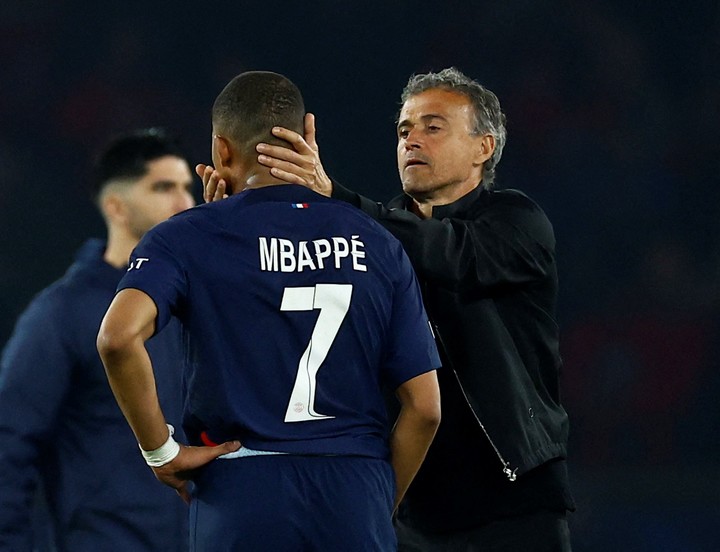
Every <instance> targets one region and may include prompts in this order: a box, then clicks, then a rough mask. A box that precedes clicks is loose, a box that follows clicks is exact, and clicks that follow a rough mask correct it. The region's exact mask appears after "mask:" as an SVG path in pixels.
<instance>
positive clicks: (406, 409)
mask: <svg viewBox="0 0 720 552" xmlns="http://www.w3.org/2000/svg"><path fill="white" fill-rule="evenodd" d="M396 395H397V397H398V400H399V401H400V414H399V415H398V418H397V421H396V422H395V427H394V428H393V431H392V434H391V435H390V453H391V461H392V465H393V469H394V470H395V481H396V487H397V491H396V494H395V504H394V508H393V511H394V510H395V509H396V508H397V506H398V504H400V501H401V500H402V498H403V497H404V496H405V492H406V491H407V489H408V487H409V486H410V483H411V482H412V480H413V478H414V477H415V474H416V473H417V471H418V469H420V465H421V464H422V462H423V460H424V459H425V455H426V454H427V451H428V448H429V447H430V443H432V440H433V438H434V437H435V432H436V431H437V428H438V426H439V425H440V389H439V387H438V381H437V374H436V372H435V370H431V371H429V372H425V373H424V374H421V375H419V376H415V377H414V378H412V379H410V380H408V381H406V382H405V383H403V384H402V385H400V387H398V389H397V391H396Z"/></svg>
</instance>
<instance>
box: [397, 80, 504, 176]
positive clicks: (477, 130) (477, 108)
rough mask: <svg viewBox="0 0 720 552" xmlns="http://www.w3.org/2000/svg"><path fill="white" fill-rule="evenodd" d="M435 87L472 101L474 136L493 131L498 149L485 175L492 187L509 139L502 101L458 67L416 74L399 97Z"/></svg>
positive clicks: (484, 166) (413, 94)
mask: <svg viewBox="0 0 720 552" xmlns="http://www.w3.org/2000/svg"><path fill="white" fill-rule="evenodd" d="M435 88H440V89H443V90H450V91H453V92H459V93H460V94H463V95H465V96H466V97H467V98H468V99H469V100H470V102H471V104H472V106H473V110H474V112H475V121H474V127H473V129H472V133H473V134H475V135H480V134H491V135H492V136H493V137H494V138H495V151H493V154H492V156H491V157H490V159H488V160H487V161H485V164H484V165H483V174H482V184H483V186H484V187H486V188H491V187H492V185H493V182H494V180H495V168H496V167H497V164H498V163H499V162H500V158H501V157H502V152H503V148H504V147H505V142H506V141H507V130H506V128H505V114H504V113H503V112H502V109H500V101H499V100H498V98H497V96H496V95H495V94H494V93H493V92H492V91H490V90H488V89H487V88H485V87H484V86H483V85H482V84H480V83H479V82H477V81H474V80H472V79H471V78H469V77H467V76H465V75H464V74H463V73H462V72H461V71H460V70H458V69H456V68H455V67H448V68H447V69H443V70H442V71H440V72H438V73H426V74H420V75H413V76H412V77H410V80H408V83H407V85H406V86H405V89H404V90H403V92H402V96H401V98H400V99H401V101H402V103H405V102H406V101H407V100H408V98H410V97H412V96H416V95H418V94H420V93H422V92H425V91H426V90H431V89H435Z"/></svg>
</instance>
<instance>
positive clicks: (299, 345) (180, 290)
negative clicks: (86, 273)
mask: <svg viewBox="0 0 720 552" xmlns="http://www.w3.org/2000/svg"><path fill="white" fill-rule="evenodd" d="M125 288H135V289H138V290H141V291H143V292H145V293H146V294H147V295H149V296H150V297H151V298H152V299H153V301H154V302H155V305H156V307H157V309H158V317H157V322H156V327H155V331H159V330H160V329H162V328H163V327H164V325H165V324H166V323H167V321H168V320H169V319H170V316H176V317H177V318H179V319H180V321H181V322H182V324H183V327H184V329H185V332H186V334H187V346H188V353H189V357H190V358H189V364H190V373H188V374H187V377H186V380H187V381H188V385H189V388H188V392H189V396H190V400H189V402H188V404H187V406H186V410H185V420H184V422H185V428H186V430H187V431H189V432H190V433H189V434H188V435H189V436H190V438H191V439H193V438H194V441H195V442H194V443H193V444H202V441H201V438H200V435H201V433H202V432H205V433H206V435H207V437H208V438H209V440H211V441H213V442H222V441H226V440H231V439H237V440H239V441H240V442H242V443H243V445H244V446H245V447H248V448H251V449H257V450H264V451H275V452H287V453H297V454H346V455H358V456H370V457H373V458H387V457H388V455H389V451H388V433H389V426H388V420H387V417H386V414H385V405H384V401H383V399H382V396H381V394H380V393H379V392H378V391H379V389H380V388H381V386H382V385H383V384H387V385H389V386H390V387H391V388H392V389H395V388H397V387H398V385H399V384H400V383H402V382H404V381H407V380H409V379H411V378H413V377H415V376H417V375H419V374H422V373H424V372H427V371H429V370H434V369H435V368H437V367H438V365H439V361H438V358H437V356H436V354H437V353H436V349H435V344H434V341H433V338H432V334H431V332H430V330H429V327H428V321H427V316H426V315H425V311H424V308H423V304H422V299H421V296H420V290H419V287H418V285H417V282H416V279H415V275H414V272H413V270H412V268H411V266H410V262H409V261H408V259H407V256H406V255H405V252H404V251H403V249H402V246H401V245H400V242H398V241H397V240H396V239H395V238H392V237H391V236H390V235H389V233H388V232H387V231H386V230H385V229H384V228H382V227H381V226H380V225H379V224H378V223H376V222H375V221H373V220H372V219H371V218H370V217H368V216H367V215H365V214H364V213H363V212H362V211H359V210H358V209H354V208H353V207H351V206H350V205H348V204H345V203H342V202H338V201H335V200H332V199H328V198H325V197H323V196H321V195H319V194H316V193H314V192H312V191H309V190H307V189H306V188H303V187H302V186H297V185H292V184H287V185H283V186H268V187H264V188H259V189H251V190H246V191H244V192H242V193H241V194H238V195H235V196H232V197H231V198H229V199H227V200H225V201H222V202H218V203H211V204H206V205H202V206H200V207H199V208H196V209H191V210H189V211H187V212H185V213H183V214H181V215H178V216H176V217H173V219H172V220H170V221H168V222H167V223H166V224H161V225H159V226H157V227H155V228H154V229H153V230H151V231H150V232H149V233H148V235H147V236H146V237H145V238H143V240H142V241H141V242H140V244H139V245H138V247H136V249H135V251H134V252H133V255H132V258H131V264H130V269H129V271H128V272H127V273H126V275H125V277H124V278H123V279H122V281H121V282H120V285H119V288H118V289H125ZM409 343H413V344H414V346H412V347H409V346H408V344H409Z"/></svg>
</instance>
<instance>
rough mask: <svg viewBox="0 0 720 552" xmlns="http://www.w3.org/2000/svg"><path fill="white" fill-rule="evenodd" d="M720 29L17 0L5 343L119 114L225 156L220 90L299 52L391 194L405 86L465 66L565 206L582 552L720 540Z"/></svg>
mask: <svg viewBox="0 0 720 552" xmlns="http://www.w3.org/2000/svg"><path fill="white" fill-rule="evenodd" d="M719 37H720V5H719V3H718V2H717V1H710V0H690V1H687V2H683V3H680V2H670V1H655V2H642V1H637V2H630V1H625V0H623V1H620V0H606V1H602V2H601V1H597V2H583V1H579V2H575V1H570V0H558V1H554V2H550V1H531V0H503V1H496V2H469V1H465V2H461V1H458V0H446V1H436V2H426V1H413V2H410V1H404V0H395V1H385V2H380V1H370V2H349V1H341V0H336V1H331V0H315V1H313V0H307V1H305V2H289V1H288V2H282V1H271V0H268V1H266V2H262V3H260V2H242V1H236V2H227V3H217V2H203V3H202V4H200V3H191V2H170V1H156V2H149V1H146V2H136V1H125V2H118V3H112V2H102V3H101V2H79V1H76V0H64V1H63V2H50V1H31V0H27V1H20V0H6V1H5V2H3V3H2V5H0V255H1V259H2V267H1V270H0V345H2V344H4V343H5V341H6V340H7V338H8V337H9V336H10V333H11V332H12V328H13V325H14V321H15V319H16V317H17V315H18V314H19V313H20V312H21V311H22V309H23V308H24V307H25V306H26V305H27V303H28V301H29V300H30V299H31V298H32V297H33V295H34V294H35V293H37V292H38V291H39V290H40V289H42V288H43V287H44V286H46V285H47V284H49V283H50V282H52V281H53V280H55V279H56V278H58V277H59V276H60V275H61V274H62V273H63V272H64V270H65V269H66V267H67V266H68V264H69V263H70V262H71V260H72V257H73V253H74V251H75V249H76V248H77V247H78V246H79V245H80V243H81V242H82V241H83V240H84V239H85V238H86V237H87V236H91V235H100V236H101V235H103V234H104V225H103V223H102V220H101V218H100V216H99V215H98V214H97V213H96V211H95V209H94V206H93V205H92V204H91V202H90V201H89V200H88V199H86V197H85V194H84V191H83V188H84V186H85V185H86V183H87V178H88V172H89V170H88V163H89V160H90V158H91V157H92V155H93V154H94V153H95V152H96V151H97V149H98V147H99V146H100V145H101V144H102V143H103V142H104V141H105V140H106V139H107V138H108V137H109V136H110V135H112V134H114V133H116V132H118V131H123V130H127V129H129V128H133V127H139V126H151V125H162V126H166V127H168V128H169V129H171V130H172V131H174V132H175V133H176V134H178V135H179V136H180V138H181V140H182V142H183V143H184V145H185V146H186V148H187V150H188V152H189V155H190V158H191V159H192V161H193V162H208V161H209V149H210V121H209V112H210V107H211V105H212V101H213V100H214V98H215V96H216V95H217V93H218V92H219V91H220V90H221V89H222V87H223V86H224V85H225V83H226V82H227V81H228V80H229V79H230V78H232V77H233V76H234V75H236V74H237V73H239V72H241V71H244V70H249V69H261V70H273V71H278V72H281V73H284V74H286V75H287V76H289V77H290V78H291V79H292V80H294V81H295V82H296V83H297V84H298V85H299V86H300V88H301V90H303V92H304V95H305V99H306V103H307V107H308V109H309V110H310V111H313V112H314V113H315V114H316V115H317V124H318V141H319V144H320V147H321V153H322V157H323V160H324V164H325V167H326V169H327V171H328V172H329V173H331V174H332V175H334V176H335V177H336V178H338V179H339V180H340V181H342V182H343V183H345V184H346V185H348V186H349V187H351V188H354V189H356V190H357V191H360V192H362V193H364V194H365V195H368V196H370V197H373V198H376V199H378V200H387V199H389V198H390V197H392V196H394V195H396V194H397V193H398V191H399V189H400V184H399V179H398V177H397V171H396V167H395V130H394V117H395V115H396V112H397V109H398V107H399V96H400V91H401V90H402V87H403V85H404V84H405V82H406V81H407V78H408V77H409V76H410V75H411V74H412V73H415V72H424V71H427V70H439V69H442V68H444V67H446V66H450V65H455V66H457V67H458V68H460V69H461V70H463V71H464V72H465V73H467V74H468V75H469V76H471V77H473V78H476V79H477V80H479V81H480V82H482V83H483V84H485V85H486V86H488V87H489V88H490V89H492V90H493V91H495V92H496V93H497V95H498V96H499V98H500V100H501V103H502V105H503V108H504V110H505V112H506V114H507V118H508V132H509V140H508V145H507V148H506V149H505V153H504V156H503V160H502V162H501V163H500V166H499V168H498V179H497V185H498V186H499V187H512V188H520V189H522V190H524V191H525V192H526V193H528V194H529V195H530V196H532V197H533V198H535V199H536V200H537V201H538V202H539V203H540V204H541V205H542V206H543V207H544V209H545V210H546V211H547V213H548V215H549V216H550V218H551V220H552V221H553V223H554V225H555V230H556V235H557V240H558V248H557V249H558V257H559V268H560V276H561V286H562V287H561V298H560V305H559V314H560V323H561V328H562V338H563V341H562V350H563V356H564V360H565V368H564V373H563V386H564V398H565V401H566V404H567V408H568V410H569V412H570V416H571V423H572V429H571V432H572V436H571V451H570V460H571V464H570V466H571V476H572V478H573V483H574V490H575V494H576V498H577V502H578V511H577V513H576V514H575V515H574V516H573V517H572V526H573V535H574V549H575V550H576V552H583V551H616V550H623V551H628V550H643V551H644V550H648V551H706V550H707V551H715V550H720V522H719V521H720V484H719V483H718V473H720V437H719V436H718V435H719V431H720V406H719V405H720V370H719V368H720V360H719V355H718V353H720V336H719V332H718V330H719V329H720V327H719V325H718V322H719V321H720V317H719V316H718V315H719V314H720V294H719V291H720V290H719V286H718V276H720V247H719V245H720V242H719V240H718V230H719V226H720V217H719V215H720V213H719V211H720V187H719V185H720V178H719V177H718V174H720V161H719V160H720V147H719V140H718V131H719V130H720V62H719V61H718V60H719V59H720V38H719ZM197 186H198V188H197V189H198V197H199V191H200V182H199V180H198V184H197ZM78 308H82V306H81V305H79V306H78ZM478 499H479V500H482V497H478Z"/></svg>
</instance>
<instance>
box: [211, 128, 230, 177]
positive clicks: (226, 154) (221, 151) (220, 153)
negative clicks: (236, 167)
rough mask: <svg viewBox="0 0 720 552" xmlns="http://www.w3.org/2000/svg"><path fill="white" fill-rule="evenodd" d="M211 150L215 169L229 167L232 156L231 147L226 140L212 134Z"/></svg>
mask: <svg viewBox="0 0 720 552" xmlns="http://www.w3.org/2000/svg"><path fill="white" fill-rule="evenodd" d="M212 150H213V162H214V163H215V168H216V169H218V170H220V169H225V168H228V167H230V165H231V164H232V162H233V155H232V147H231V146H230V142H229V141H228V139H227V138H225V137H224V136H221V135H220V134H213V144H212Z"/></svg>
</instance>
